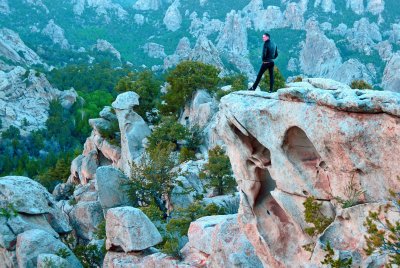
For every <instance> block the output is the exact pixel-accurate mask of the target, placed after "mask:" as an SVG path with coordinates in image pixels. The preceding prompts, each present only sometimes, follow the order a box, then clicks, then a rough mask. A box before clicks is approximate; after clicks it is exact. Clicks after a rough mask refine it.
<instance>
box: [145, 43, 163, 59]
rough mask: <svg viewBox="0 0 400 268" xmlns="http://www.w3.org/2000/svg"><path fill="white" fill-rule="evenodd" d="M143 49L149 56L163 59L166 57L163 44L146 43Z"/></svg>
mask: <svg viewBox="0 0 400 268" xmlns="http://www.w3.org/2000/svg"><path fill="white" fill-rule="evenodd" d="M143 50H144V53H146V54H147V55H148V56H149V57H150V58H155V59H163V58H165V57H166V54H165V52H164V46H162V45H160V44H157V43H146V44H144V46H143Z"/></svg>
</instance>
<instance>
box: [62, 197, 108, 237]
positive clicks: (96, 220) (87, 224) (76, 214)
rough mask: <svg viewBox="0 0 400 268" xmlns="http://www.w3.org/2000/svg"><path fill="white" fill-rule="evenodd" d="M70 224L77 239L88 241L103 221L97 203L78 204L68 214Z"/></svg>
mask: <svg viewBox="0 0 400 268" xmlns="http://www.w3.org/2000/svg"><path fill="white" fill-rule="evenodd" d="M69 217H70V219H71V224H72V226H73V228H74V230H75V231H76V233H77V235H78V237H79V238H81V239H83V240H84V241H85V240H86V241H90V240H92V239H93V238H94V232H95V231H97V229H98V228H97V227H98V225H99V224H100V223H101V222H102V221H103V220H104V215H103V210H102V207H101V205H100V202H98V201H81V202H78V203H77V204H76V205H75V206H74V208H73V209H72V211H71V213H70V214H69Z"/></svg>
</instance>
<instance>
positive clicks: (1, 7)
mask: <svg viewBox="0 0 400 268" xmlns="http://www.w3.org/2000/svg"><path fill="white" fill-rule="evenodd" d="M0 13H3V14H9V13H10V7H9V6H8V1H7V0H1V1H0Z"/></svg>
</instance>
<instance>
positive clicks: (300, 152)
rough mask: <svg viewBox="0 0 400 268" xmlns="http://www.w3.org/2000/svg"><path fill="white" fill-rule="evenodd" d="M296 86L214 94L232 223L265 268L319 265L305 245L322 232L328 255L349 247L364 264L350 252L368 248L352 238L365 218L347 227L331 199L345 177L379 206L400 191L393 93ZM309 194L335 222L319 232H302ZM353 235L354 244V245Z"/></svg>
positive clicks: (398, 106) (397, 107)
mask: <svg viewBox="0 0 400 268" xmlns="http://www.w3.org/2000/svg"><path fill="white" fill-rule="evenodd" d="M295 84H296V83H293V85H295ZM302 84H303V85H304V86H298V87H295V86H292V85H291V87H289V88H284V89H280V90H278V92H277V93H275V94H267V93H263V92H259V93H258V92H237V93H231V94H229V95H227V96H225V97H223V98H222V99H221V104H220V111H219V113H218V116H217V118H218V123H217V125H218V130H219V133H220V135H221V136H222V138H223V140H224V142H225V144H226V147H227V153H228V155H229V157H230V160H231V163H232V169H233V171H234V174H235V177H236V180H237V183H238V186H239V189H240V193H241V204H240V208H239V224H240V226H241V229H242V230H243V231H244V232H245V233H246V235H247V237H248V239H249V241H250V242H251V243H252V244H253V246H254V247H255V249H256V252H257V256H258V257H259V258H260V260H261V261H262V262H263V264H264V265H265V266H267V267H268V266H272V267H299V266H303V265H309V267H314V266H313V265H316V266H315V267H319V265H320V261H321V260H322V259H323V256H324V254H321V250H314V253H313V254H312V253H310V252H307V251H305V250H303V248H302V247H303V246H304V245H307V244H310V243H317V249H318V248H320V246H318V245H319V244H324V243H325V242H326V241H327V240H324V237H326V236H328V233H329V234H330V235H331V237H330V238H329V240H331V239H332V240H334V243H335V245H336V246H335V252H337V251H338V250H339V251H340V250H341V251H346V250H347V249H348V250H349V251H350V252H351V254H353V255H352V256H353V257H354V261H355V262H356V263H358V264H359V266H361V267H365V266H366V264H367V263H373V262H371V261H370V260H369V259H368V258H367V257H366V256H365V255H362V254H361V255H360V254H359V253H357V252H360V251H362V248H363V247H365V245H363V244H362V241H360V240H359V237H363V235H364V234H365V230H364V231H363V230H362V228H364V227H362V226H363V225H362V222H363V219H362V218H361V217H359V216H357V215H359V214H357V213H358V212H357V213H356V212H354V214H353V215H354V221H353V220H351V221H353V223H347V222H346V221H344V220H343V219H342V218H343V217H344V218H346V217H347V216H343V215H344V214H343V213H342V212H341V211H342V209H341V205H340V204H338V203H337V202H336V201H335V200H336V198H337V197H340V198H342V199H347V198H348V197H347V195H348V193H346V187H348V185H349V184H350V183H351V182H352V183H354V184H355V186H353V187H357V188H359V189H360V190H363V191H365V192H364V193H363V194H362V195H360V197H359V199H358V201H359V202H367V203H370V202H376V201H380V202H382V201H383V200H384V199H385V198H386V197H387V196H388V193H389V189H391V190H393V191H395V192H398V191H400V188H399V187H400V185H399V183H398V181H397V180H396V176H397V174H399V173H400V170H399V167H398V166H397V165H393V163H392V160H393V159H396V156H397V155H398V154H399V153H400V151H399V150H398V149H399V148H400V146H398V144H399V142H400V140H399V137H398V135H397V134H396V133H399V131H400V129H399V124H398V121H399V117H400V113H399V111H400V99H399V95H398V94H396V93H392V92H385V91H368V90H349V89H348V88H347V87H348V86H346V85H343V84H342V85H340V83H337V84H336V85H335V84H334V83H332V81H331V80H324V79H305V81H304V82H302ZM307 84H309V86H307ZM321 88H325V89H321ZM288 178H290V179H288ZM307 196H314V197H316V198H317V199H320V200H324V201H321V202H322V204H323V214H324V215H326V216H327V217H331V218H334V222H333V223H332V224H331V225H330V226H329V227H328V229H327V230H326V231H325V234H322V236H319V237H310V236H308V235H307V234H306V233H305V232H304V229H305V228H307V227H309V225H308V224H307V223H306V222H305V220H304V218H303V217H304V207H303V205H302V203H303V202H304V200H305V198H306V197H307ZM354 209H356V208H354ZM368 210H370V208H368V209H365V210H363V211H364V212H362V213H364V216H365V215H366V213H367V212H366V211H368ZM335 214H336V217H335ZM360 215H361V214H360ZM350 218H352V216H351V213H350ZM346 226H349V227H350V228H349V230H344V229H343V228H346ZM360 226H361V229H358V231H357V229H356V228H360ZM330 228H334V229H332V230H331V229H330ZM356 231H357V232H356ZM339 233H340V235H338V234H339ZM354 237H356V238H357V239H356V240H357V241H360V243H355V241H354V243H353V240H354V239H355V238H354ZM335 239H337V240H335ZM319 240H321V241H322V242H318V241H319ZM335 241H337V242H335ZM336 243H337V244H336ZM321 256H322V259H321V258H320V257H321ZM356 256H358V257H357V258H356ZM310 259H311V261H309V260H310ZM377 263H378V265H379V262H377ZM374 267H375V266H374Z"/></svg>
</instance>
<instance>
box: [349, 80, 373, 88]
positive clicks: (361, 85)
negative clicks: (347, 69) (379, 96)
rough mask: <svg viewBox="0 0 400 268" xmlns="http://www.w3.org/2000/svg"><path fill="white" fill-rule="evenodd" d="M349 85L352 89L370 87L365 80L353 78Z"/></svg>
mask: <svg viewBox="0 0 400 268" xmlns="http://www.w3.org/2000/svg"><path fill="white" fill-rule="evenodd" d="M350 87H351V88H352V89H372V86H371V85H370V84H368V83H367V82H365V81H364V80H353V82H351V84H350Z"/></svg>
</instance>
